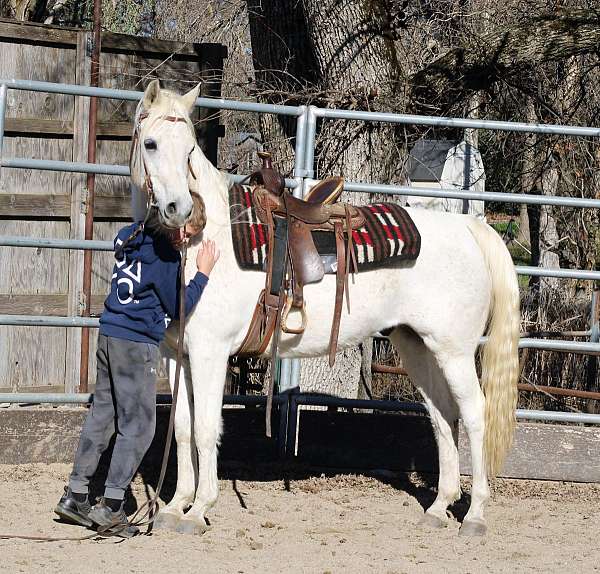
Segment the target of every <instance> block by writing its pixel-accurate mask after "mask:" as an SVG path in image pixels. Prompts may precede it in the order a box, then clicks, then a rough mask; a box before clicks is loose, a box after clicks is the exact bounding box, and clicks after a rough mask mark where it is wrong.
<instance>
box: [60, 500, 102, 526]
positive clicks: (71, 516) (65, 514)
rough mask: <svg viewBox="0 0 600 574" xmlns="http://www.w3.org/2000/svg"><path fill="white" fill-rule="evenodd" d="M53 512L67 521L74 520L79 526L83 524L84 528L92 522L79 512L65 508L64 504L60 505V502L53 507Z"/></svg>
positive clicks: (91, 524)
mask: <svg viewBox="0 0 600 574" xmlns="http://www.w3.org/2000/svg"><path fill="white" fill-rule="evenodd" d="M54 512H55V513H56V514H58V515H59V516H60V517H61V518H63V519H64V520H67V521H68V522H74V523H75V524H78V525H79V526H85V527H86V528H90V527H91V526H93V524H94V523H93V522H92V521H91V520H90V519H89V518H85V516H82V515H81V514H77V513H75V512H72V511H71V510H69V509H68V508H65V507H64V506H61V505H60V504H59V505H57V507H56V508H55V509H54Z"/></svg>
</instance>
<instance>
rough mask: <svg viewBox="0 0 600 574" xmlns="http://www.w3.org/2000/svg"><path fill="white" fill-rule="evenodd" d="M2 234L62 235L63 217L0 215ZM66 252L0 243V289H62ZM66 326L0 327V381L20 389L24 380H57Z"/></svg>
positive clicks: (62, 370) (65, 278) (14, 291)
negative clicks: (5, 217)
mask: <svg viewBox="0 0 600 574" xmlns="http://www.w3.org/2000/svg"><path fill="white" fill-rule="evenodd" d="M1 226H2V233H3V234H4V233H5V234H6V235H30V236H34V237H43V238H47V237H56V238H66V237H68V227H69V226H68V223H67V222H64V221H27V222H20V221H2V222H1ZM67 262H68V253H67V252H65V251H64V250H59V249H35V248H28V247H19V248H17V247H3V248H2V249H0V269H1V270H2V271H1V272H0V293H3V294H6V295H37V294H42V295H44V294H47V295H53V294H57V293H66V292H67V286H68V271H67V270H68V267H67ZM65 339H66V328H45V327H44V328H41V327H8V326H4V327H0V359H1V360H0V381H1V382H2V385H3V386H8V387H11V388H17V389H21V388H23V387H27V386H28V385H32V384H34V385H37V386H46V385H61V384H63V383H64V376H65Z"/></svg>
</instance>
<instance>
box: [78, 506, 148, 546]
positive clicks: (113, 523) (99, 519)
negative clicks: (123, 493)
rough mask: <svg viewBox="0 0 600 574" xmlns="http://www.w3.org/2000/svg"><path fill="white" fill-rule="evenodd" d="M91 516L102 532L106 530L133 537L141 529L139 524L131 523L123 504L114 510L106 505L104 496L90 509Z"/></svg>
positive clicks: (124, 536) (117, 534) (122, 536)
mask: <svg viewBox="0 0 600 574" xmlns="http://www.w3.org/2000/svg"><path fill="white" fill-rule="evenodd" d="M89 517H90V518H91V520H92V521H93V522H94V524H96V525H97V526H98V531H99V532H100V533H102V532H106V533H110V534H114V535H116V536H120V537H121V538H131V537H132V536H135V535H136V534H138V533H139V531H140V529H139V528H138V527H137V526H132V525H130V524H129V521H128V520H127V515H126V514H125V511H124V510H123V505H122V504H121V508H119V510H116V511H113V510H111V509H110V507H108V506H107V505H106V503H105V501H104V498H99V499H98V502H97V503H96V504H95V505H94V506H93V507H92V509H91V510H90V514H89Z"/></svg>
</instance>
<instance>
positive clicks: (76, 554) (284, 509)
mask: <svg viewBox="0 0 600 574" xmlns="http://www.w3.org/2000/svg"><path fill="white" fill-rule="evenodd" d="M68 472H69V466H67V465H64V464H54V465H42V464H39V465H38V464H36V465H21V466H0V511H1V516H2V524H1V527H0V533H2V534H4V533H14V534H16V533H20V534H28V535H42V536H44V535H46V536H67V537H70V536H78V535H84V534H87V533H89V531H86V530H84V529H82V528H80V527H77V526H71V525H67V524H65V523H61V522H59V521H58V520H55V516H54V515H53V512H52V509H53V507H54V505H55V503H56V502H57V500H58V498H59V496H60V494H61V493H62V487H63V485H64V480H65V477H66V476H67V474H68ZM225 474H226V475H228V476H234V475H236V472H235V471H231V470H229V471H228V472H226V473H225ZM253 474H254V476H255V475H256V473H255V472H254V473H253ZM313 474H315V475H314V476H313V477H309V478H298V479H295V478H294V477H293V476H292V477H291V478H290V479H289V480H284V479H282V478H281V472H280V473H279V477H276V478H273V477H271V476H269V474H268V473H267V475H266V476H265V479H264V480H256V478H253V479H252V480H243V479H240V478H237V479H235V480H233V479H228V480H222V481H221V483H220V490H221V497H220V500H219V503H218V505H217V507H216V508H215V509H213V511H212V512H211V513H210V515H209V517H210V521H211V528H210V530H209V531H208V532H207V533H206V534H204V535H203V536H200V537H194V536H189V535H187V536H186V535H179V534H174V533H163V532H160V533H154V534H152V535H150V536H138V537H135V538H133V539H131V540H128V541H123V542H119V543H117V542H115V540H114V539H108V540H98V539H96V540H86V541H82V542H72V541H69V542H52V543H48V542H43V543H41V542H30V541H19V540H0V572H11V573H13V572H33V573H38V572H44V573H54V572H61V573H65V574H67V573H71V572H73V573H78V574H85V573H88V572H94V573H96V572H121V573H129V572H147V573H154V572H157V573H158V572H161V573H172V572H173V573H180V572H206V573H220V572H224V573H239V574H242V573H247V572H261V573H263V572H281V571H286V572H298V573H313V572H314V573H320V574H324V573H327V572H329V573H332V574H333V573H338V572H339V573H341V572H344V573H346V572H352V573H354V572H357V573H358V572H381V573H384V574H400V573H404V572H407V573H408V572H410V573H412V572H418V573H445V572H451V573H455V572H456V573H458V572H460V573H469V572H470V573H478V572H507V573H508V572H511V573H513V572H544V573H551V572H561V573H565V572H577V573H582V572H584V573H585V572H598V571H600V544H599V543H598V533H599V532H600V512H599V511H600V485H582V484H571V483H557V482H533V481H516V480H496V481H494V483H493V497H492V500H491V501H490V503H489V505H488V514H487V516H488V522H489V531H488V535H487V536H486V537H485V538H472V539H465V538H464V537H459V536H458V522H457V520H456V518H455V517H452V518H451V521H450V524H449V526H448V527H447V528H445V529H442V530H434V529H430V528H427V527H423V526H420V525H419V519H420V517H421V515H422V513H423V506H422V505H426V504H428V503H429V502H430V501H431V499H432V492H431V489H430V488H429V487H428V486H427V477H425V481H424V480H423V478H422V477H415V476H410V477H405V476H400V475H394V474H391V473H387V472H379V473H377V472H376V473H374V474H373V475H371V476H362V475H352V474H337V475H336V474H333V475H331V476H325V475H319V473H318V472H316V473H314V471H313ZM237 476H239V477H242V478H243V477H244V476H245V473H244V472H243V471H242V472H239V473H237ZM301 476H303V477H305V476H306V473H302V474H301ZM465 486H466V487H467V488H468V486H469V485H468V482H465ZM133 490H134V494H135V496H136V500H137V502H141V501H143V500H145V496H146V495H145V492H146V489H145V485H144V484H143V483H142V481H141V479H140V478H138V479H136V482H135V484H134V489H133ZM131 504H135V501H134V500H131V501H130V505H131ZM465 511H466V506H465V504H464V502H463V503H459V504H457V505H456V507H455V508H454V509H453V512H454V514H455V516H458V517H459V518H460V517H462V516H463V515H464V513H465Z"/></svg>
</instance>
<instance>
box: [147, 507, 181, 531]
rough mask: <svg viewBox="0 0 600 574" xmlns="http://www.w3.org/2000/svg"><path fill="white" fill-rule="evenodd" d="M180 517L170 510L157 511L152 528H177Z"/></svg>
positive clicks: (173, 529)
mask: <svg viewBox="0 0 600 574" xmlns="http://www.w3.org/2000/svg"><path fill="white" fill-rule="evenodd" d="M179 522H181V518H180V517H179V516H177V514H174V513H172V512H159V513H158V516H157V517H156V519H155V520H154V524H153V530H172V531H175V530H177V525H178V524H179Z"/></svg>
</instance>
